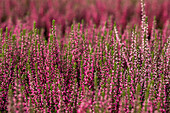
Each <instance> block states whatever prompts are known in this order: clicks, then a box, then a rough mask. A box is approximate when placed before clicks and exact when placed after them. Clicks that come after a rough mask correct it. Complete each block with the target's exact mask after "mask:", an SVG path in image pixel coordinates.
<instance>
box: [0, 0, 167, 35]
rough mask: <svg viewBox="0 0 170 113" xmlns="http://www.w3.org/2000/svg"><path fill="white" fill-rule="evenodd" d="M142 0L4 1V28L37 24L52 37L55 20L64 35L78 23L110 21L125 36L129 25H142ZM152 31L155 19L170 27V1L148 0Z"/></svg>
mask: <svg viewBox="0 0 170 113" xmlns="http://www.w3.org/2000/svg"><path fill="white" fill-rule="evenodd" d="M140 1H141V0H0V28H3V30H4V31H5V28H6V27H8V28H10V29H14V28H15V27H16V26H19V25H22V26H24V27H25V28H27V29H32V26H33V22H34V21H35V22H36V25H37V27H38V28H39V29H43V34H44V35H45V36H47V37H48V34H49V28H50V27H51V23H52V20H53V19H55V20H56V25H57V29H58V30H59V31H60V32H61V34H62V35H64V34H65V32H66V30H67V29H68V27H70V26H71V25H72V24H73V23H74V22H75V23H77V22H81V20H82V19H83V20H84V23H85V24H86V25H91V24H96V26H97V27H98V26H100V25H102V24H104V23H105V21H107V20H108V19H109V18H110V20H111V22H112V23H114V22H116V23H117V25H118V26H119V27H120V32H121V33H123V32H124V29H126V27H127V26H133V25H134V24H138V25H140V24H141V6H140ZM145 3H146V7H145V10H146V14H147V16H148V18H149V19H148V22H149V31H151V27H152V23H153V19H154V16H156V22H157V26H156V28H158V29H163V28H164V27H165V25H167V24H168V25H169V23H168V22H169V20H170V0H145Z"/></svg>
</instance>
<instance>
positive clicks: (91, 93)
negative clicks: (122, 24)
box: [0, 0, 170, 113]
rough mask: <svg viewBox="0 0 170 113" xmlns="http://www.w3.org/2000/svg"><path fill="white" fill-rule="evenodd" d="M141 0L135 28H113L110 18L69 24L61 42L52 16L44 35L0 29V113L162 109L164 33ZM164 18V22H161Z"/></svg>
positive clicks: (165, 105) (165, 94) (169, 39)
mask: <svg viewBox="0 0 170 113" xmlns="http://www.w3.org/2000/svg"><path fill="white" fill-rule="evenodd" d="M144 6H145V4H144V1H143V0H141V12H142V21H141V27H139V26H134V28H132V29H125V31H124V33H123V34H121V33H119V32H120V31H119V30H118V28H117V27H118V25H116V23H115V24H112V23H113V22H112V20H108V21H106V23H105V24H104V25H100V26H99V27H97V26H96V25H95V24H89V26H86V27H85V25H84V22H83V21H82V22H81V23H78V24H76V23H74V24H73V25H72V26H71V30H70V32H67V33H66V35H65V37H67V39H66V40H65V42H63V40H60V36H61V35H60V34H58V32H57V27H56V26H55V20H53V21H52V28H51V30H50V34H49V39H48V40H45V39H44V37H43V36H42V34H41V32H40V30H39V29H37V28H36V24H35V23H34V26H33V29H32V30H31V31H29V30H28V29H22V28H21V27H20V26H19V25H18V26H16V27H15V29H14V30H9V29H8V28H6V31H5V32H4V31H3V29H1V32H0V111H1V112H9V113H22V112H26V113H27V112H30V113H32V112H38V113H42V112H51V113H55V112H57V113H58V112H74V113H76V112H77V113H83V112H95V113H98V112H101V113H103V112H112V113H125V112H134V113H136V112H138V113H145V112H146V113H147V112H151V113H159V112H160V113H165V112H166V113H168V112H170V111H169V109H170V107H169V106H170V104H169V103H170V98H169V97H170V95H169V94H170V91H169V89H170V73H169V72H170V70H169V69H170V67H169V65H170V59H169V58H170V56H169V53H170V50H169V49H170V31H169V30H168V28H169V24H166V26H165V27H164V28H163V29H162V31H161V30H159V29H156V24H157V22H156V19H154V21H153V25H152V30H151V31H152V32H151V36H150V38H149V39H148V37H149V32H148V17H147V16H146V12H145V7H144ZM167 23H168V22H167Z"/></svg>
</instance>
